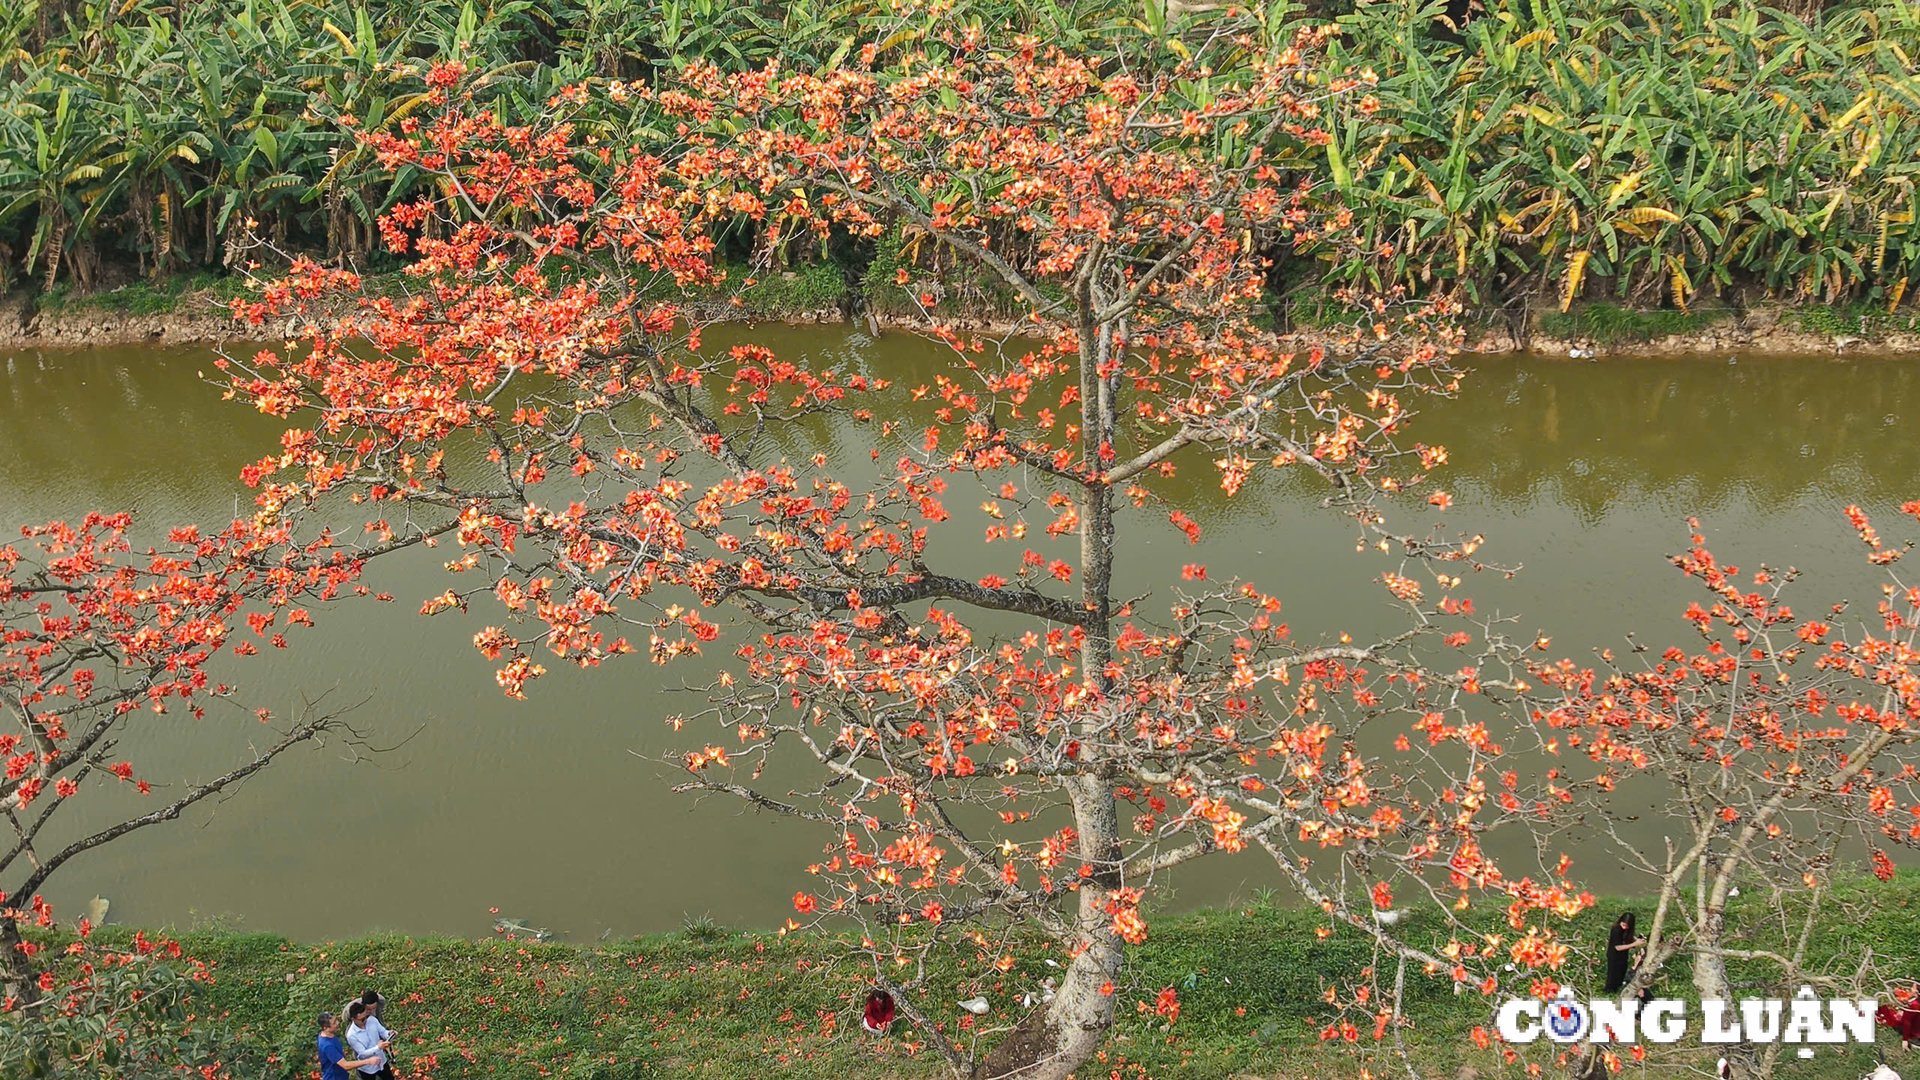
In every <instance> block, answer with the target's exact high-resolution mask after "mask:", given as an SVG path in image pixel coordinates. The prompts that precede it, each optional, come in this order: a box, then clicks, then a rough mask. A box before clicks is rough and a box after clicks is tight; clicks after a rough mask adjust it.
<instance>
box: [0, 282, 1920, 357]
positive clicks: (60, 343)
mask: <svg viewBox="0 0 1920 1080" xmlns="http://www.w3.org/2000/svg"><path fill="white" fill-rule="evenodd" d="M737 316H738V317H742V318H744V319H745V320H747V321H753V320H764V321H778V322H784V323H794V324H809V323H813V324H821V323H841V322H845V321H846V315H845V313H844V312H843V311H842V310H841V309H840V308H835V307H828V308H818V309H800V310H764V311H753V310H748V311H743V312H737ZM858 321H859V322H862V323H866V324H867V325H869V326H871V327H872V328H873V329H874V330H876V331H879V330H884V329H888V328H901V329H904V328H906V327H907V326H908V325H909V322H910V321H909V320H907V319H901V318H896V317H890V316H888V315H884V314H880V315H861V316H859V317H858ZM957 325H958V326H959V327H960V328H962V329H966V330H971V331H974V332H977V333H986V334H995V335H1000V334H1009V333H1013V332H1016V331H1017V330H1018V329H1020V324H1018V323H1015V322H1012V321H1009V320H1006V319H1004V318H998V317H977V318H963V319H960V320H957ZM273 332H274V331H273V328H267V329H266V330H265V332H264V333H263V332H262V330H261V329H260V328H255V327H243V326H241V325H240V324H238V323H237V322H235V321H234V319H233V318H232V317H231V316H230V315H229V314H228V312H227V308H226V306H225V305H224V304H223V303H221V302H220V301H218V300H217V299H215V298H214V297H213V296H212V295H211V294H192V293H190V294H187V295H185V296H182V297H181V298H180V301H179V303H178V304H177V305H175V306H174V307H172V308H171V309H169V310H166V311H158V312H132V311H123V310H117V309H115V308H112V307H109V306H106V305H103V304H98V303H95V302H92V301H81V302H79V303H75V304H72V305H70V306H61V307H55V308H41V307H36V305H35V304H34V303H33V300H32V298H31V297H30V296H29V295H27V294H26V293H23V292H15V293H12V294H9V295H7V296H5V297H0V348H34V347H39V348H80V347H106V346H125V345H138V344H142V343H152V344H156V345H180V344H199V343H207V344H212V343H218V342H222V341H229V340H248V339H252V340H258V339H260V338H261V337H263V336H264V337H272V336H273ZM1334 333H1336V334H1337V331H1336V332H1334ZM1327 336H1328V335H1327V334H1314V333H1311V332H1303V333H1301V334H1300V335H1299V338H1300V341H1301V342H1302V344H1310V343H1312V342H1314V341H1319V340H1325V339H1326V337H1327ZM1463 351H1464V352H1468V353H1482V354H1493V353H1523V354H1529V355H1534V356H1541V357H1557V358H1562V359H1566V358H1572V359H1604V358H1606V357H1609V356H1622V357H1630V356H1685V355H1722V356H1724V355H1738V354H1739V353H1741V352H1749V353H1772V354H1793V355H1805V356H1821V355H1835V356H1838V355H1843V354H1857V353H1873V354H1882V355H1887V356H1891V357H1901V356H1920V331H1913V330H1894V331H1885V332H1881V331H1876V330H1872V329H1867V330H1861V331H1859V332H1857V333H1850V332H1846V331H1845V330H1836V331H1832V332H1827V331H1820V330H1812V329H1808V328H1807V326H1806V325H1805V321H1804V320H1801V319H1797V318H1794V317H1793V312H1792V309H1789V308H1786V307H1784V306H1769V307H1761V308H1755V309H1753V310H1749V311H1743V312H1737V313H1726V314H1725V315H1724V317H1722V318H1720V319H1718V320H1717V321H1714V322H1711V323H1709V324H1707V325H1703V326H1699V327H1693V328H1689V329H1687V330H1685V331H1683V332H1680V333H1672V334H1656V335H1647V336H1644V337H1638V336H1636V337H1634V338H1633V339H1630V340H1620V339H1617V338H1616V339H1612V340H1609V339H1605V338H1602V337H1598V336H1594V337H1587V336H1569V335H1556V334H1550V333H1536V332H1530V331H1528V330H1526V329H1523V328H1514V327H1505V326H1480V327H1475V328H1471V329H1469V330H1468V331H1467V332H1466V344H1465V346H1464V348H1463Z"/></svg>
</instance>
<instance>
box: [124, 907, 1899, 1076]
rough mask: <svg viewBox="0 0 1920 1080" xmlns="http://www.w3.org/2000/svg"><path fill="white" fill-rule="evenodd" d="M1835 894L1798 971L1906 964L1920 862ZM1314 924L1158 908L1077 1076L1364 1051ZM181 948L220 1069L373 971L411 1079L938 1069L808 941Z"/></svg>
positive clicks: (1244, 1065)
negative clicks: (1868, 911) (1116, 1017)
mask: <svg viewBox="0 0 1920 1080" xmlns="http://www.w3.org/2000/svg"><path fill="white" fill-rule="evenodd" d="M1836 896H1837V898H1838V900H1839V901H1840V902H1842V903H1845V902H1849V901H1858V900H1871V901H1872V907H1873V908H1874V910H1875V911H1876V912H1877V913H1876V914H1874V915H1872V916H1871V917H1869V918H1866V919H1854V918H1846V919H1841V918H1837V917H1836V919H1835V920H1834V921H1833V922H1832V924H1831V925H1827V926H1823V927H1822V928H1821V930H1820V932H1819V933H1818V934H1817V935H1816V937H1815V939H1814V941H1813V942H1812V944H1811V950H1810V953H1809V961H1808V966H1809V967H1810V968H1812V969H1815V970H1818V969H1821V968H1823V967H1825V966H1827V965H1829V964H1831V965H1832V966H1833V967H1835V968H1836V969H1837V968H1846V969H1848V970H1851V968H1852V966H1853V965H1855V964H1857V963H1858V959H1859V957H1860V955H1861V952H1862V950H1863V949H1864V948H1867V947H1869V946H1871V948H1872V949H1873V952H1874V955H1875V956H1876V957H1877V958H1879V959H1880V960H1881V961H1883V962H1886V963H1889V964H1891V969H1892V970H1896V971H1897V970H1906V969H1910V968H1913V967H1916V966H1920V926H1916V925H1915V924H1914V922H1913V920H1912V919H1911V918H1910V916H1909V915H1908V911H1910V910H1911V907H1912V905H1913V904H1914V903H1915V902H1916V901H1920V876H1915V875H1912V874H1906V875H1902V876H1901V877H1899V878H1897V879H1896V880H1895V881H1894V882H1892V883H1889V884H1884V885H1883V884H1880V883H1877V882H1863V883H1859V884H1856V885H1853V886H1850V887H1847V888H1843V889H1839V890H1837V891H1836ZM1621 906H1622V904H1621V903H1620V902H1615V901H1607V902H1604V903H1602V904H1601V905H1600V906H1599V907H1598V908H1597V909H1595V910H1594V911H1592V912H1589V913H1588V914H1587V915H1586V916H1583V917H1582V918H1581V919H1580V920H1578V921H1577V923H1576V924H1575V925H1574V926H1573V927H1572V928H1571V930H1570V933H1571V936H1572V937H1573V939H1574V940H1576V941H1578V942H1580V943H1582V944H1584V945H1587V946H1592V945H1593V943H1595V942H1599V941H1604V940H1605V936H1606V925H1607V921H1608V920H1609V919H1610V918H1611V917H1612V915H1613V914H1614V913H1615V912H1616V911H1617V910H1618V909H1619V908H1620V907H1621ZM1629 906H1631V905H1629ZM1639 906H1641V907H1642V908H1644V905H1639ZM1835 910H1838V908H1837V907H1836V908H1835ZM1736 914H1737V913H1736ZM1316 916H1317V913H1316V912H1311V911H1301V910H1298V909H1286V908H1279V907H1276V906H1274V905H1272V904H1271V903H1268V902H1265V901H1255V902H1250V903H1247V904H1244V905H1240V906H1236V907H1233V908H1229V909H1221V910H1213V911H1205V912H1199V913H1192V914H1183V915H1170V916H1164V917H1161V918H1159V919H1157V920H1156V921H1155V922H1154V932H1153V936H1152V938H1151V939H1150V941H1149V942H1148V943H1147V944H1146V945H1145V946H1144V947H1143V948H1141V949H1140V950H1138V952H1137V953H1136V954H1135V957H1134V959H1133V961H1132V963H1131V966H1130V969H1129V977H1130V981H1129V982H1128V983H1127V984H1126V985H1123V986H1122V987H1121V988H1120V989H1119V990H1118V991H1117V992H1118V993H1119V994H1120V995H1121V997H1122V1005H1121V1009H1120V1015H1121V1021H1120V1025H1119V1028H1118V1030H1117V1032H1116V1034H1115V1037H1114V1039H1113V1040H1112V1042H1111V1043H1110V1045H1109V1047H1108V1050H1107V1060H1106V1061H1105V1062H1103V1063H1101V1065H1100V1067H1099V1069H1098V1071H1097V1073H1089V1074H1088V1075H1101V1076H1105V1075H1107V1074H1108V1073H1109V1071H1110V1070H1116V1069H1117V1070H1119V1075H1121V1076H1127V1077H1137V1076H1152V1077H1163V1078H1164V1077H1229V1076H1257V1077H1279V1076H1285V1077H1294V1076H1305V1075H1314V1076H1330V1075H1352V1074H1357V1071H1358V1062H1357V1060H1356V1059H1353V1058H1351V1057H1348V1056H1346V1055H1345V1054H1344V1052H1342V1051H1339V1050H1334V1049H1328V1048H1325V1047H1323V1046H1322V1045H1321V1044H1320V1043H1319V1041H1318V1038H1317V1034H1316V1031H1317V1028H1318V1024H1319V1022H1321V1021H1322V1020H1323V1018H1324V1013H1322V1012H1321V1008H1322V1006H1321V994H1322V992H1323V991H1324V988H1325V987H1326V986H1327V985H1329V984H1330V983H1331V982H1339V981H1343V980H1353V979H1356V978H1357V976H1358V972H1359V971H1360V969H1361V968H1362V967H1364V966H1365V965H1366V964H1367V963H1368V962H1369V961H1370V960H1371V954H1370V952H1369V950H1368V949H1367V947H1366V946H1365V944H1364V943H1363V942H1362V941H1361V940H1360V939H1359V938H1358V936H1357V935H1351V934H1341V933H1336V934H1333V935H1332V936H1330V937H1327V938H1324V939H1323V938H1320V937H1319V936H1318V935H1317V934H1316V930H1317V928H1319V927H1320V926H1322V925H1323V921H1322V920H1321V919H1319V918H1317V917H1316ZM1401 928H1402V929H1404V930H1405V932H1406V933H1407V934H1408V936H1409V937H1410V938H1411V939H1413V940H1420V939H1421V938H1422V937H1423V936H1424V935H1430V934H1431V933H1432V929H1431V928H1429V927H1427V926H1425V925H1423V924H1422V922H1421V921H1420V920H1419V919H1418V918H1417V917H1416V918H1415V919H1414V920H1413V921H1412V922H1411V923H1409V924H1402V927H1401ZM107 932H108V933H117V932H122V931H113V930H109V931H107ZM182 942H183V944H184V945H185V946H186V947H187V950H188V952H189V953H190V954H191V955H195V956H198V957H200V958H201V959H203V960H206V961H208V962H210V963H211V964H212V965H213V967H214V974H215V981H214V982H213V984H212V985H211V986H209V987H207V988H205V989H203V990H202V991H201V992H200V996H199V997H198V999H197V1000H196V1001H195V1002H194V1003H193V1008H194V1011H195V1012H196V1013H198V1014H199V1015H200V1016H202V1017H203V1018H205V1020H206V1021H207V1022H210V1023H213V1024H216V1025H218V1026H220V1027H222V1028H224V1029H226V1030H227V1031H228V1032H230V1037H223V1039H222V1042H223V1043H225V1044H227V1045H231V1046H233V1047H234V1050H235V1055H234V1059H233V1060H231V1061H230V1062H228V1064H229V1066H230V1067H231V1068H232V1072H233V1075H234V1076H235V1077H243V1078H244V1077H289V1076H298V1075H304V1072H305V1069H306V1068H307V1065H306V1063H307V1061H308V1056H309V1055H310V1054H311V1043H312V1037H311V1030H312V1025H313V1017H314V1016H315V1014H317V1013H318V1012H320V1011H321V1010H323V1009H333V1008H337V1007H338V1005H339V1003H340V1002H341V1001H342V1000H344V999H345V998H346V997H347V996H348V995H350V994H352V993H355V992H357V991H359V990H360V989H361V988H362V987H364V986H367V985H373V986H377V987H380V988H381V989H382V990H383V991H384V992H385V994H386V995H387V998H388V1000H389V1002H390V1004H389V1012H390V1013H391V1015H390V1017H389V1020H390V1024H391V1026H392V1027H393V1028H394V1029H395V1030H396V1031H398V1032H399V1033H400V1034H401V1039H400V1046H401V1048H402V1054H403V1056H402V1058H401V1060H402V1061H403V1063H406V1064H407V1065H408V1066H409V1068H408V1070H407V1071H408V1074H409V1075H410V1076H414V1077H416V1078H422V1080H424V1078H432V1080H454V1078H465V1077H502V1078H517V1077H528V1078H532V1077H543V1076H567V1077H577V1078H596V1080H612V1078H627V1077H651V1076H696V1077H737V1076H743V1075H749V1074H751V1073H763V1074H764V1073H771V1074H776V1075H780V1076H784V1077H798V1078H802V1080H806V1078H819V1080H828V1078H831V1080H860V1078H867V1077H873V1078H880V1077H917V1076H927V1077H933V1076H939V1075H942V1072H943V1068H944V1066H943V1064H942V1062H941V1061H940V1060H939V1059H938V1058H937V1057H936V1056H934V1055H933V1054H931V1053H929V1052H928V1051H926V1050H925V1049H918V1050H916V1048H915V1047H913V1046H912V1045H911V1043H910V1042H909V1039H908V1038H907V1037H905V1033H904V1026H903V1027H901V1028H896V1033H895V1036H894V1037H889V1038H886V1039H880V1040H876V1039H872V1038H868V1037H865V1036H863V1035H862V1034H861V1033H860V1032H859V1031H858V1030H857V1022H858V1015H857V1011H856V1010H857V1006H858V1003H859V995H860V993H861V989H862V987H863V985H864V983H863V980H862V975H861V972H860V971H858V970H857V969H855V968H854V967H853V966H851V965H850V964H847V963H842V962H837V952H836V949H835V944H834V942H833V941H831V940H822V939H819V938H780V937H777V936H774V935H771V934H759V933H738V932H730V931H727V930H724V929H719V928H714V927H712V926H710V925H704V924H701V925H693V926H690V927H689V929H688V930H687V931H685V932H682V933H676V934H667V935H658V936H651V937H643V938H637V939H633V940H626V941H617V942H606V943H602V944H598V945H579V944H567V943H552V942H549V943H535V942H528V941H518V940H509V939H506V938H496V939H493V940H487V941H479V942H473V941H463V940H457V939H449V938H421V939H412V938H404V937H400V936H394V935H376V936H369V937H364V938H357V939H353V940H349V941H340V942H325V943H318V944H302V943H295V942H290V941H287V940H285V939H283V938H278V937H273V936H270V935H263V934H241V933H234V932H230V931H222V930H213V931H196V932H191V933H188V934H186V935H185V936H184V937H183V938H182ZM1598 952H1599V950H1598V949H1597V948H1595V949H1590V950H1589V951H1588V952H1587V953H1586V954H1584V955H1583V956H1582V957H1581V958H1579V959H1576V960H1575V961H1574V963H1573V965H1572V967H1571V968H1570V969H1569V979H1570V980H1571V981H1572V982H1573V983H1574V984H1575V985H1576V986H1580V987H1588V986H1594V985H1597V982H1598V969H1597V967H1596V964H1597V955H1598ZM1047 971H1048V969H1047V968H1045V967H1044V966H1042V965H1041V964H1039V963H1034V964H1032V965H1031V970H1028V969H1027V968H1026V967H1022V968H1017V969H1015V970H1014V971H1013V972H1011V973H1009V974H1008V976H1007V978H1006V980H1005V982H1004V984H1003V985H1002V987H1001V988H1000V989H999V990H998V991H996V992H994V993H993V994H991V995H990V998H991V999H992V1001H993V1006H994V1011H993V1012H992V1013H991V1014H989V1016H988V1017H987V1018H986V1019H985V1021H984V1022H983V1027H987V1026H997V1023H998V1022H1000V1021H1001V1020H1002V1018H1004V1017H1008V1016H1017V1015H1019V1008H1018V1004H1017V1000H1018V998H1019V996H1020V995H1021V994H1022V993H1024V992H1025V990H1026V989H1027V988H1028V987H1031V986H1034V985H1036V984H1038V982H1039V981H1040V980H1041V979H1042V978H1043V977H1045V975H1046V973H1047ZM1735 975H1736V978H1737V979H1745V980H1747V982H1746V984H1745V985H1744V986H1743V987H1742V992H1743V993H1750V994H1765V993H1768V992H1770V991H1771V990H1772V989H1774V988H1770V987H1766V986H1764V985H1763V984H1758V983H1755V982H1753V981H1752V980H1753V979H1755V978H1756V977H1757V976H1758V972H1756V971H1748V972H1736V973H1735ZM1414 984H1417V989H1415V990H1414V993H1413V999H1412V1007H1411V1010H1410V1012H1411V1016H1412V1019H1413V1021H1414V1025H1415V1026H1414V1030H1413V1032H1412V1036H1411V1040H1412V1045H1413V1047H1414V1052H1415V1054H1416V1056H1417V1057H1418V1058H1419V1059H1421V1061H1422V1062H1423V1063H1424V1064H1425V1065H1426V1066H1430V1067H1432V1069H1433V1070H1434V1071H1433V1072H1432V1073H1430V1075H1443V1076H1444V1075H1453V1074H1455V1073H1456V1072H1458V1071H1459V1070H1460V1068H1461V1067H1462V1066H1464V1065H1472V1066H1474V1067H1475V1068H1476V1069H1477V1070H1478V1071H1479V1072H1480V1073H1481V1074H1482V1075H1487V1074H1488V1073H1489V1072H1490V1071H1492V1070H1495V1069H1497V1068H1499V1067H1500V1066H1499V1064H1498V1061H1497V1059H1496V1058H1495V1057H1494V1056H1493V1055H1492V1054H1491V1053H1490V1052H1487V1051H1479V1050H1476V1049H1474V1047H1473V1044H1472V1042H1471V1039H1470V1037H1469V1033H1470V1032H1471V1030H1472V1028H1473V1027H1474V1026H1475V1025H1476V1024H1479V1023H1482V1022H1484V1021H1485V1019H1486V1005H1485V1003H1484V1001H1483V1000H1482V999H1481V998H1479V997H1478V995H1475V994H1472V993H1466V994H1460V995H1455V994H1453V993H1452V992H1451V990H1450V988H1449V987H1447V986H1446V985H1444V984H1440V985H1436V984H1434V983H1431V982H1426V981H1421V980H1412V981H1411V982H1410V985H1414ZM1167 986H1172V987H1175V988H1176V989H1177V990H1178V991H1179V994H1180V999H1181V1005H1182V1009H1181V1013H1180V1018H1179V1021H1178V1023H1177V1024H1175V1025H1173V1026H1172V1027H1168V1026H1167V1025H1166V1024H1165V1023H1164V1022H1162V1021H1160V1019H1159V1018H1158V1017H1156V1016H1154V1015H1153V1014H1152V1013H1151V1012H1150V1011H1143V1010H1142V1009H1141V1008H1139V1007H1138V1006H1137V1005H1136V1004H1135V1003H1136V1002H1142V1003H1146V1002H1151V1001H1152V999H1153V998H1154V996H1155V995H1156V994H1157V993H1158V992H1159V990H1160V989H1161V988H1162V987H1167ZM1660 991H1661V993H1663V994H1669V995H1672V996H1680V997H1684V996H1687V995H1688V993H1689V987H1688V985H1687V978H1686V975H1685V972H1684V971H1677V972H1675V973H1673V974H1672V976H1671V977H1669V978H1668V979H1667V980H1666V981H1665V982H1664V983H1663V984H1662V985H1661V987H1660ZM955 998H956V990H955V988H954V987H953V986H950V985H944V984H935V985H933V986H931V987H929V988H928V989H927V990H926V991H925V993H924V994H923V996H921V997H919V998H916V999H915V1000H916V1003H917V1004H919V1005H920V1006H921V1007H922V1008H924V1009H926V1010H927V1011H928V1012H930V1013H935V1014H938V1015H945V1016H953V1017H958V1016H961V1015H963V1014H961V1013H960V1012H959V1010H958V1009H957V1008H955V1007H954V1004H953V1002H954V1000H955ZM1889 1039H1890V1036H1883V1037H1882V1042H1883V1043H1887V1042H1888V1040H1889ZM1894 1052H1895V1053H1896V1054H1897V1048H1894ZM1871 1060H1872V1052H1871V1050H1870V1049H1867V1048H1851V1049H1849V1050H1848V1051H1847V1052H1845V1053H1839V1052H1835V1051H1833V1050H1829V1049H1822V1050H1821V1051H1820V1053H1819V1055H1818V1056H1817V1057H1816V1058H1815V1059H1814V1060H1812V1061H1805V1062H1801V1061H1790V1062H1787V1063H1785V1064H1784V1065H1783V1069H1784V1071H1783V1074H1782V1075H1786V1076H1798V1077H1822V1078H1826V1077H1831V1078H1842V1077H1844V1078H1848V1080H1851V1078H1853V1077H1857V1076H1859V1075H1860V1074H1861V1073H1863V1072H1865V1071H1866V1069H1867V1068H1868V1067H1869V1065H1870V1063H1871ZM1709 1063H1710V1062H1709Z"/></svg>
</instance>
